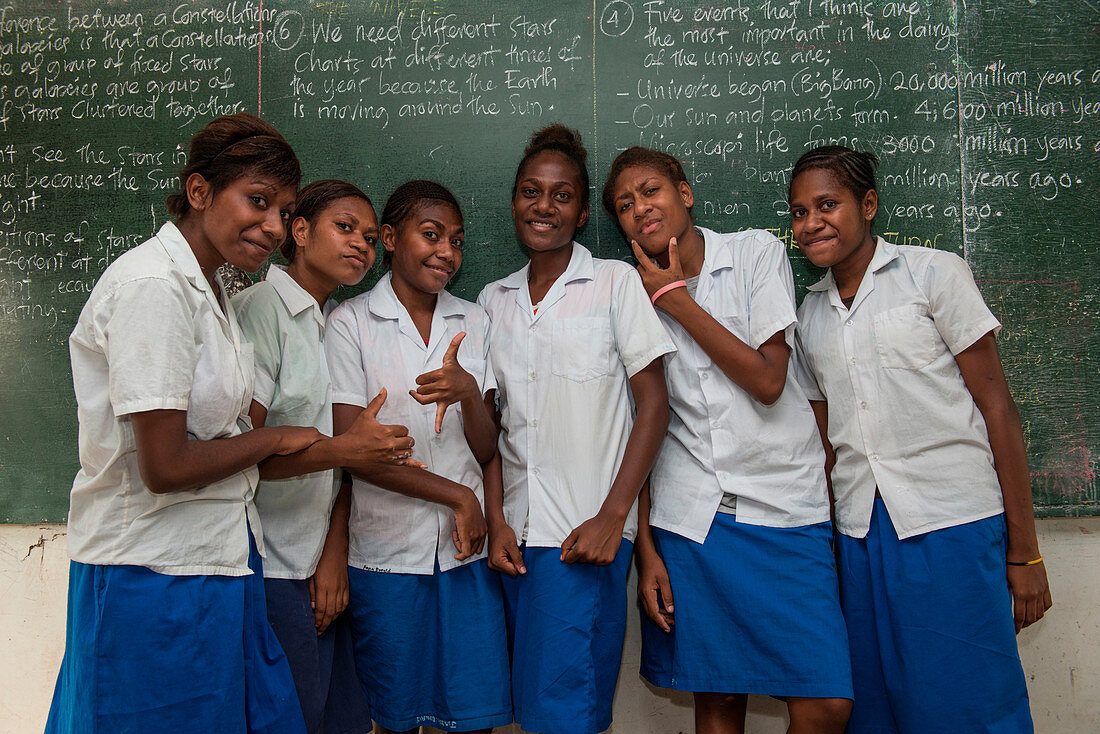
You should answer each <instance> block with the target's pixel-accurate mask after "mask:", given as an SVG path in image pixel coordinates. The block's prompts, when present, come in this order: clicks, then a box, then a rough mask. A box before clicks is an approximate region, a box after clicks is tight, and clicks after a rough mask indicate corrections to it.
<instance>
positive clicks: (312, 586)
mask: <svg viewBox="0 0 1100 734" xmlns="http://www.w3.org/2000/svg"><path fill="white" fill-rule="evenodd" d="M309 608H310V609H316V608H317V582H316V581H314V580H313V577H312V576H310V577H309Z"/></svg>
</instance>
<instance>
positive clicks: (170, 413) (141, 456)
mask: <svg viewBox="0 0 1100 734" xmlns="http://www.w3.org/2000/svg"><path fill="white" fill-rule="evenodd" d="M130 421H131V423H132V425H133V427H134V442H135V443H136V445H137V458H138V469H139V471H140V472H141V479H142V481H143V482H144V483H145V486H146V487H148V488H149V491H151V492H153V493H154V494H167V493H170V492H183V491H186V490H189V489H200V488H201V487H205V486H206V485H208V484H213V483H214V482H217V481H221V480H222V479H225V478H226V477H230V476H232V475H234V474H236V473H238V472H241V471H244V470H245V469H247V468H248V467H250V466H253V465H255V464H257V463H258V462H260V461H262V460H263V459H266V458H267V457H269V456H271V455H272V454H288V453H294V452H296V451H302V450H304V449H306V448H308V447H309V446H312V445H313V444H315V443H316V442H317V441H319V440H321V439H322V438H324V436H323V435H322V434H321V433H320V432H319V431H317V429H315V428H302V427H299V426H279V427H278V428H258V429H254V430H251V431H245V432H244V433H242V434H241V435H239V436H230V437H227V438H217V439H213V440H210V441H194V440H191V439H189V438H188V437H187V411H184V410H150V411H146V412H143V413H134V414H133V415H131V416H130Z"/></svg>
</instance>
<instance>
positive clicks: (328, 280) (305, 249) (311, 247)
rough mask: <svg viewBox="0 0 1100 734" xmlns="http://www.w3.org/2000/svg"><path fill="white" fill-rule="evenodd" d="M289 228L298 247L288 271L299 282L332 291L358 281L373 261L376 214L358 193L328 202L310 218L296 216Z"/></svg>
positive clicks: (376, 239)
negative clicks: (309, 219) (306, 282)
mask: <svg viewBox="0 0 1100 734" xmlns="http://www.w3.org/2000/svg"><path fill="white" fill-rule="evenodd" d="M291 228H292V231H293V233H294V240H295V242H296V243H297V247H296V249H295V253H294V261H293V262H292V263H291V264H290V267H289V268H288V271H289V272H290V274H291V276H292V277H293V278H294V279H295V280H297V281H299V282H300V283H302V282H304V281H309V282H310V283H317V284H318V285H320V286H322V287H323V288H324V289H327V291H328V293H331V292H332V291H333V290H335V289H336V287H337V286H341V285H355V284H356V283H358V282H359V281H360V280H362V279H363V276H364V275H366V274H367V271H368V270H370V266H371V264H372V263H373V262H374V255H375V244H376V243H377V242H378V218H377V217H376V216H375V214H374V208H373V207H372V206H371V205H370V204H368V203H367V202H366V201H364V200H363V199H360V198H359V197H357V196H346V197H344V198H341V199H336V200H335V201H332V202H330V203H329V204H328V206H326V207H325V208H324V209H323V210H322V211H321V213H320V214H318V215H317V216H316V217H314V221H312V222H309V221H307V220H306V219H304V218H302V217H298V218H297V219H295V220H294V222H293V223H292V225H291Z"/></svg>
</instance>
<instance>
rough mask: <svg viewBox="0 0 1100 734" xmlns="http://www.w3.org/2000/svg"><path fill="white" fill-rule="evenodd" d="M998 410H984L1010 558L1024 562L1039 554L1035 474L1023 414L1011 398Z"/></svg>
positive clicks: (983, 414)
mask: <svg viewBox="0 0 1100 734" xmlns="http://www.w3.org/2000/svg"><path fill="white" fill-rule="evenodd" d="M1006 402H1007V404H1006V405H1003V406H1001V407H1000V409H998V410H996V411H994V410H990V409H988V408H987V409H986V410H983V411H982V416H983V417H984V418H985V423H986V430H987V431H988V433H989V447H990V448H991V449H992V451H993V463H994V466H995V468H996V471H997V480H998V481H999V482H1000V485H1001V494H1002V495H1003V498H1004V506H1005V525H1006V526H1007V528H1008V560H1010V561H1014V562H1019V563H1023V562H1026V561H1031V560H1034V559H1036V558H1038V557H1039V541H1038V538H1037V537H1036V534H1035V509H1034V505H1033V504H1032V497H1031V473H1030V472H1029V470H1028V466H1027V451H1026V448H1025V445H1024V436H1023V430H1022V429H1021V427H1020V414H1019V412H1018V411H1017V409H1016V404H1015V402H1013V400H1012V398H1011V397H1008V398H1007V401H1006Z"/></svg>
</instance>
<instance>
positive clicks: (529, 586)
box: [501, 540, 633, 734]
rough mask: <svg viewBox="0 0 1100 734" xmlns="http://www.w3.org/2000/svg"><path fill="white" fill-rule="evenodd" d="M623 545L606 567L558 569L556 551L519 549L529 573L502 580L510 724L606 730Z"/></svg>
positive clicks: (622, 587)
mask: <svg viewBox="0 0 1100 734" xmlns="http://www.w3.org/2000/svg"><path fill="white" fill-rule="evenodd" d="M632 549H633V545H632V544H631V543H630V541H627V540H624V541H623V542H622V545H621V546H620V547H619V552H618V554H617V555H616V556H615V560H614V561H613V562H612V563H611V564H610V565H607V566H593V565H591V564H587V563H574V564H568V563H562V562H561V560H560V558H561V549H560V548H524V549H523V562H524V565H525V566H527V573H526V574H525V575H522V576H517V577H514V578H513V577H511V576H505V575H501V582H502V584H503V586H504V604H505V611H506V612H507V617H508V641H509V645H510V647H511V650H512V703H513V706H514V707H515V710H516V722H518V723H519V725H520V727H521V728H522V729H523V730H524V731H530V732H539V734H595V732H601V731H603V730H605V729H607V728H608V727H609V726H611V704H612V700H613V699H614V697H615V684H616V683H617V682H618V680H619V667H620V665H621V664H622V657H623V640H624V638H625V635H626V574H627V571H628V570H629V568H630V554H631V551H632Z"/></svg>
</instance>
